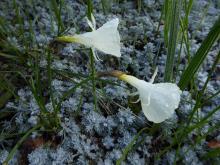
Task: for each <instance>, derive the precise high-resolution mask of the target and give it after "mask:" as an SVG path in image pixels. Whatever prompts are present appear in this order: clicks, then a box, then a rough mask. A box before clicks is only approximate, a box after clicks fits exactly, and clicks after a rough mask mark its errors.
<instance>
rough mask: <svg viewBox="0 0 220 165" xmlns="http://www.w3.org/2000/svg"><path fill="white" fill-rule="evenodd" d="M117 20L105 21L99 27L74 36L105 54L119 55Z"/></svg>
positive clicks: (80, 41)
mask: <svg viewBox="0 0 220 165" xmlns="http://www.w3.org/2000/svg"><path fill="white" fill-rule="evenodd" d="M118 23H119V20H118V18H116V19H113V20H111V21H109V22H107V23H105V24H104V25H103V26H102V27H100V28H99V29H97V30H95V31H92V32H87V33H84V34H81V35H76V36H75V37H76V38H77V39H78V40H79V43H81V44H84V45H86V46H88V47H94V48H96V49H98V50H99V51H102V52H104V53H107V54H111V55H114V56H116V57H120V56H121V53H120V36H119V32H118V30H117V27H118Z"/></svg>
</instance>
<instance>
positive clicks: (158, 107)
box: [119, 74, 182, 123]
mask: <svg viewBox="0 0 220 165" xmlns="http://www.w3.org/2000/svg"><path fill="white" fill-rule="evenodd" d="M154 77H155V75H154ZM119 78H120V79H121V80H124V81H126V82H128V83H129V84H131V85H132V86H134V87H136V88H137V90H138V92H137V93H135V94H139V100H140V101H141V106H142V110H143V112H144V114H145V116H146V117H147V119H148V120H149V121H152V122H154V123H161V122H163V121H164V120H166V119H168V118H170V117H171V116H172V115H173V114H174V111H175V109H176V108H178V106H179V102H180V94H181V93H182V91H181V90H180V89H179V87H178V86H177V85H176V84H174V83H156V84H152V83H151V82H146V81H144V80H140V79H138V78H136V77H134V76H130V75H126V74H122V75H120V76H119ZM153 79H154V78H153Z"/></svg>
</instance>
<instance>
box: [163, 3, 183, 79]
mask: <svg viewBox="0 0 220 165" xmlns="http://www.w3.org/2000/svg"><path fill="white" fill-rule="evenodd" d="M166 2H168V1H166ZM170 4H172V6H171V10H169V11H165V13H167V12H170V13H167V16H170V17H169V18H168V19H166V21H168V22H167V23H168V25H167V26H169V28H168V29H169V37H168V45H167V46H168V51H167V60H166V67H165V75H164V80H165V81H171V80H172V78H173V65H174V57H175V51H176V42H177V36H178V31H179V18H180V9H181V8H180V6H181V0H172V1H171V2H170ZM167 7H168V8H169V6H167V5H166V4H165V9H166V8H167ZM169 19H170V20H169ZM166 30H167V29H166ZM165 36H166V35H165Z"/></svg>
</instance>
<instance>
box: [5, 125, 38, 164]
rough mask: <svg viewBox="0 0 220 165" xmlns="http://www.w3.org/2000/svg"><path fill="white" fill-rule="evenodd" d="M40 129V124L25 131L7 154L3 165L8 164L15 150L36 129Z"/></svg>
mask: <svg viewBox="0 0 220 165" xmlns="http://www.w3.org/2000/svg"><path fill="white" fill-rule="evenodd" d="M40 127H41V124H38V125H36V126H34V127H33V128H31V129H30V130H29V131H27V132H26V133H25V134H24V136H23V137H22V138H21V139H20V140H19V141H18V142H17V143H16V145H15V146H14V147H13V149H12V150H11V152H10V153H9V154H8V156H7V158H6V159H5V161H4V162H3V165H8V162H9V161H10V160H11V158H12V157H13V156H14V154H15V152H16V151H17V149H18V148H19V147H20V145H21V144H22V143H23V142H24V140H25V139H26V138H27V137H28V136H29V135H30V134H31V133H32V132H34V131H35V130H37V129H38V128H40Z"/></svg>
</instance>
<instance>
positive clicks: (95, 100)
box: [90, 49, 97, 111]
mask: <svg viewBox="0 0 220 165" xmlns="http://www.w3.org/2000/svg"><path fill="white" fill-rule="evenodd" d="M90 69H91V77H92V92H93V98H94V110H95V111H97V96H96V71H95V62H94V54H93V51H92V49H90Z"/></svg>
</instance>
